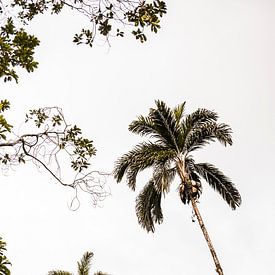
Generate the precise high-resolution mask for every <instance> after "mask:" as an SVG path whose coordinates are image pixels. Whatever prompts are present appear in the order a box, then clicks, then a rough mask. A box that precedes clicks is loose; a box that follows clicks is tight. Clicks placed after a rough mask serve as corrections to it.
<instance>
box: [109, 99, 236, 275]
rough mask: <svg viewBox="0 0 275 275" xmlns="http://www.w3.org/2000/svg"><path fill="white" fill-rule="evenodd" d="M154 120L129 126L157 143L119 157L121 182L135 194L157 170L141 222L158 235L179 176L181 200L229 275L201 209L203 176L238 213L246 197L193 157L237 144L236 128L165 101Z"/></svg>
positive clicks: (144, 196) (140, 201) (142, 198)
mask: <svg viewBox="0 0 275 275" xmlns="http://www.w3.org/2000/svg"><path fill="white" fill-rule="evenodd" d="M155 103H156V108H151V109H150V111H149V114H148V116H146V117H144V116H139V117H138V118H137V119H136V120H134V121H133V122H132V123H131V124H130V125H129V130H130V131H131V132H133V133H136V134H139V135H141V136H148V137H149V138H151V140H149V141H147V142H142V143H139V144H138V145H136V146H135V147H134V148H133V150H131V151H129V152H128V153H127V154H124V155H123V156H122V157H121V158H119V159H118V160H117V162H116V164H115V169H114V177H115V179H116V181H117V182H120V181H121V180H122V178H123V176H125V177H126V180H127V184H128V186H129V187H130V188H131V189H132V190H135V188H136V177H137V174H138V173H139V172H140V171H142V170H144V169H146V168H152V171H153V175H152V178H151V179H150V180H149V182H148V183H147V184H146V185H145V187H144V188H143V190H142V191H141V192H140V194H139V195H138V197H137V199H136V214H137V217H138V222H139V224H140V225H141V226H142V227H143V228H145V229H146V230H147V231H148V232H149V231H151V232H154V230H155V227H154V224H156V223H158V224H160V223H161V222H162V221H163V214H162V209H161V199H162V198H163V197H164V195H165V194H166V193H168V192H169V190H170V185H171V182H172V181H173V180H174V178H175V176H176V175H178V176H179V178H180V183H179V186H178V190H179V195H180V199H181V200H182V202H183V203H184V204H189V203H190V202H191V205H192V207H193V211H194V213H195V215H196V217H197V220H198V222H199V224H200V227H201V230H202V232H203V234H204V237H205V240H206V242H207V244H208V247H209V249H210V252H211V255H212V257H213V260H214V263H215V266H216V271H217V273H218V274H219V275H222V274H223V271H222V267H221V265H220V262H219V260H218V257H217V255H216V252H215V249H214V247H213V245H212V242H211V240H210V238H209V235H208V233H207V230H206V227H205V225H204V222H203V220H202V217H201V215H200V212H199V210H198V207H197V202H198V199H199V197H200V195H201V192H202V186H201V178H203V179H204V180H205V181H206V182H208V184H209V185H210V186H211V187H212V188H213V189H214V190H216V191H217V192H218V193H219V194H220V195H221V196H222V198H223V199H224V200H225V201H226V202H227V203H228V205H229V206H230V207H231V208H232V209H236V207H237V206H240V204H241V196H240V194H239V192H238V190H237V189H236V188H235V186H234V184H233V183H232V182H231V180H230V179H229V178H228V177H226V176H225V175H224V174H223V173H222V172H221V171H220V170H219V169H218V168H216V167H215V166H214V165H212V164H209V163H196V162H195V161H194V158H193V157H192V156H191V153H192V152H193V151H195V150H196V149H200V148H202V147H203V146H204V145H206V144H208V143H209V142H212V141H216V140H217V141H219V142H220V143H221V144H223V145H232V139H231V132H232V131H231V128H230V127H229V126H228V125H226V124H223V123H218V122H217V119H218V115H217V113H215V112H213V111H209V110H206V109H198V110H196V111H195V112H193V113H191V114H189V115H184V108H185V103H183V104H180V105H178V106H177V107H175V108H174V109H171V108H169V107H167V106H166V104H165V103H164V102H162V101H159V100H158V101H156V102H155Z"/></svg>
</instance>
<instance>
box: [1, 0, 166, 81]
mask: <svg viewBox="0 0 275 275" xmlns="http://www.w3.org/2000/svg"><path fill="white" fill-rule="evenodd" d="M63 10H70V11H72V12H75V13H79V14H81V15H82V16H84V17H85V18H87V26H86V27H84V28H82V30H80V32H79V33H77V34H75V35H74V38H73V42H74V43H76V44H77V45H80V44H86V45H88V46H90V47H92V46H93V44H94V42H95V40H96V39H99V40H103V41H104V42H107V44H109V45H110V40H111V39H112V38H114V37H124V36H125V32H124V31H125V30H127V31H128V30H130V33H131V34H132V35H133V36H134V37H135V38H136V39H137V40H138V41H140V42H141V43H143V42H145V41H146V40H147V36H146V30H149V31H150V32H153V33H157V32H158V30H159V29H160V19H161V17H162V16H163V15H164V14H165V13H166V10H167V9H166V3H165V2H164V1H162V0H153V1H150V0H145V1H143V0H139V1H132V0H122V1H121V0H111V1H110V0H103V1H102V0H87V1H83V0H74V1H70V0H36V1H33V0H31V1H30V0H13V1H5V0H0V22H1V25H0V27H1V29H0V78H1V77H3V78H4V81H11V80H13V79H14V80H15V81H16V82H17V81H18V73H17V67H21V68H23V69H25V70H26V71H27V72H32V71H33V70H34V69H35V68H37V66H38V62H37V61H35V60H34V53H35V48H36V47H37V46H38V45H39V43H40V42H39V40H38V38H37V37H35V36H33V35H30V34H28V33H27V32H26V31H25V30H24V29H23V28H22V27H20V26H21V25H22V24H23V25H26V24H30V22H31V21H32V20H33V19H34V18H36V17H37V16H38V15H43V14H45V13H47V12H50V13H51V14H55V15H57V14H59V13H61V12H62V11H63ZM14 22H17V24H16V25H15V23H14Z"/></svg>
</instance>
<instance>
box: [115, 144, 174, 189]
mask: <svg viewBox="0 0 275 275" xmlns="http://www.w3.org/2000/svg"><path fill="white" fill-rule="evenodd" d="M174 154H175V152H174V151H173V150H171V149H169V148H167V147H165V146H162V145H159V144H153V143H151V142H143V143H140V144H138V145H137V146H135V147H134V149H133V150H131V151H130V152H128V153H127V154H124V155H123V156H122V157H121V158H119V159H118V160H117V162H116V163H115V169H114V172H113V175H114V177H115V179H116V181H117V182H120V181H121V180H122V178H123V176H124V175H126V178H127V184H128V186H129V187H130V188H131V189H133V190H135V187H136V177H137V174H138V172H140V171H142V170H144V169H146V168H148V167H151V166H153V165H154V164H155V163H158V162H165V161H166V160H167V159H169V158H171V157H172V156H174Z"/></svg>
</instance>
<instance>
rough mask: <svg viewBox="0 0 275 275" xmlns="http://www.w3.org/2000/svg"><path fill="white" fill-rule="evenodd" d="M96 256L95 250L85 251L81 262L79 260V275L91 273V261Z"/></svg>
mask: <svg viewBox="0 0 275 275" xmlns="http://www.w3.org/2000/svg"><path fill="white" fill-rule="evenodd" d="M93 256H94V253H93V252H89V251H87V252H85V253H84V255H83V256H82V259H81V260H80V262H77V266H78V275H89V270H90V266H91V261H92V258H93Z"/></svg>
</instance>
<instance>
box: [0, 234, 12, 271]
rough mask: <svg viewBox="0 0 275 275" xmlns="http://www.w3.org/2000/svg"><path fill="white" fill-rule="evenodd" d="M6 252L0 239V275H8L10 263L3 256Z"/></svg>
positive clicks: (4, 245)
mask: <svg viewBox="0 0 275 275" xmlns="http://www.w3.org/2000/svg"><path fill="white" fill-rule="evenodd" d="M6 250H7V249H6V242H4V241H3V239H2V238H1V237H0V275H10V270H9V268H8V265H11V263H10V261H9V260H8V258H7V257H6V256H5V255H4V252H5V251H6Z"/></svg>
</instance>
